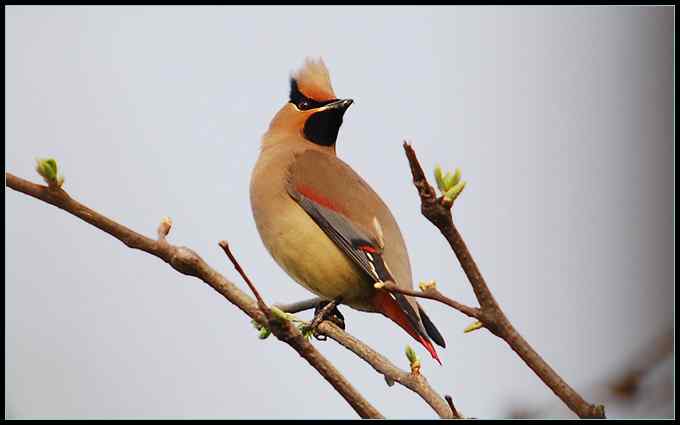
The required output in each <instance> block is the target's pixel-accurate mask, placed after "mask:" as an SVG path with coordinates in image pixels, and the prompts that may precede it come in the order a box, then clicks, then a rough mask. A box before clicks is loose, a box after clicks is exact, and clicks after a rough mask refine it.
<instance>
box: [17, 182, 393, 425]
mask: <svg viewBox="0 0 680 425" xmlns="http://www.w3.org/2000/svg"><path fill="white" fill-rule="evenodd" d="M5 180H6V185H7V186H8V187H10V188H12V189H14V190H16V191H19V192H22V193H25V194H27V195H30V196H32V197H34V198H37V199H40V200H42V201H45V202H47V203H49V204H52V205H54V206H56V207H58V208H61V209H62V210H64V211H66V212H68V213H71V214H73V215H75V216H77V217H79V218H81V219H82V220H84V221H85V222H87V223H90V224H92V225H93V226H95V227H97V228H99V229H101V230H103V231H104V232H106V233H108V234H110V235H111V236H113V237H115V238H116V239H118V240H120V241H121V242H123V243H124V244H125V245H127V246H128V247H130V248H134V249H140V250H142V251H145V252H148V253H149V254H151V255H154V256H156V257H158V258H160V259H162V260H163V261H165V262H167V263H168V264H170V265H171V266H172V267H173V268H174V269H175V270H177V271H179V272H180V273H182V274H186V275H189V276H195V277H198V278H199V279H201V280H202V281H204V282H205V283H207V284H208V285H210V286H211V287H212V288H213V289H215V290H216V291H217V292H219V293H220V294H222V295H223V296H224V297H225V298H226V299H227V300H229V301H230V302H231V303H232V304H234V305H236V306H237V307H238V308H240V309H241V310H242V311H243V312H244V313H246V314H247V315H248V316H250V317H251V318H253V319H254V320H256V321H257V322H259V323H261V324H263V325H265V326H268V327H269V328H270V329H271V330H272V333H274V335H276V337H277V338H279V339H280V340H281V341H283V342H285V343H286V344H288V345H290V346H291V347H292V348H293V349H295V351H297V352H298V353H299V354H300V355H301V356H302V357H304V358H305V360H307V362H309V364H311V365H312V366H313V367H314V368H315V369H316V370H317V371H318V372H319V373H320V374H321V375H322V376H323V377H324V378H325V379H326V381H328V382H329V383H330V384H331V385H332V386H333V388H335V390H336V391H338V393H340V395H341V396H342V397H343V398H344V399H345V400H346V401H347V402H348V403H349V404H350V405H351V406H352V408H353V409H354V410H355V411H356V412H357V413H358V414H359V416H361V417H362V418H383V416H382V415H381V414H380V412H378V410H377V409H375V407H373V406H372V405H371V404H370V403H369V402H368V401H366V400H365V399H364V398H363V397H362V396H361V394H359V392H358V391H357V390H356V389H354V387H353V386H352V385H351V384H350V383H349V381H347V379H346V378H345V377H344V376H343V375H342V374H341V373H340V372H339V371H338V370H337V369H336V368H335V366H333V365H332V364H331V363H330V362H329V361H328V360H327V359H326V358H325V357H324V356H323V355H321V353H319V352H318V351H317V350H316V348H314V346H313V345H312V344H311V343H310V342H309V341H307V340H306V339H305V338H304V337H303V336H302V334H300V332H299V331H298V330H297V328H295V326H293V325H292V324H291V323H290V322H287V321H284V322H278V321H273V320H272V321H268V320H267V318H266V317H265V316H264V314H263V313H262V311H260V309H259V308H258V306H257V304H256V302H255V301H254V300H253V299H252V298H250V297H249V296H247V295H246V294H244V293H243V292H242V291H241V290H240V289H239V288H238V287H236V286H235V285H234V284H233V283H231V282H230V281H228V280H227V279H226V278H224V277H223V276H222V275H221V274H219V273H218V272H217V271H215V270H214V269H212V268H211V267H210V266H209V265H208V264H207V263H206V262H205V261H204V260H203V259H202V258H201V257H200V256H199V255H198V254H197V253H195V252H194V251H192V250H191V249H189V248H185V247H178V246H174V245H171V244H169V243H168V242H167V241H165V235H166V234H167V232H168V231H169V226H165V227H164V226H163V224H162V223H161V226H159V227H160V228H159V231H158V233H159V240H157V241H155V240H153V239H150V238H148V237H146V236H143V235H140V234H139V233H136V232H134V231H133V230H130V229H129V228H127V227H125V226H123V225H121V224H118V223H116V222H115V221H113V220H111V219H109V218H107V217H105V216H103V215H101V214H99V213H98V212H96V211H94V210H92V209H90V208H88V207H86V206H85V205H82V204H81V203H79V202H78V201H76V200H74V199H73V198H71V197H70V196H69V195H68V194H67V193H66V192H65V191H63V190H62V189H60V188H57V187H46V186H40V185H37V184H34V183H31V182H29V181H27V180H24V179H22V178H19V177H17V176H15V175H13V174H10V173H5ZM166 227H167V229H166Z"/></svg>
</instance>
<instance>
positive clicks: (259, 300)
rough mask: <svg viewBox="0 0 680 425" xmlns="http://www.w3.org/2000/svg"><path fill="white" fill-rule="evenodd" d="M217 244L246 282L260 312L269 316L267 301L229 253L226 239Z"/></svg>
mask: <svg viewBox="0 0 680 425" xmlns="http://www.w3.org/2000/svg"><path fill="white" fill-rule="evenodd" d="M219 245H220V248H222V249H223V250H224V253H225V254H227V257H229V260H230V261H231V264H233V265H234V268H235V269H236V271H237V272H238V273H239V274H240V275H241V277H242V278H243V280H244V281H245V282H246V284H247V285H248V287H249V288H250V290H251V291H252V292H253V295H255V299H256V300H257V305H258V306H259V307H260V310H262V312H263V313H264V314H265V315H266V316H267V317H268V318H269V315H270V314H271V312H270V310H269V307H267V303H265V302H264V300H263V299H262V295H260V292H259V291H258V290H257V288H256V287H255V285H253V282H251V281H250V279H249V278H248V275H247V274H246V272H244V271H243V268H241V265H240V264H239V263H238V261H237V260H236V257H234V254H232V253H231V249H229V244H228V243H227V241H220V242H219Z"/></svg>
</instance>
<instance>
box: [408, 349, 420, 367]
mask: <svg viewBox="0 0 680 425" xmlns="http://www.w3.org/2000/svg"><path fill="white" fill-rule="evenodd" d="M406 358H407V359H408V362H409V363H410V364H413V363H415V362H417V361H418V356H417V355H416V351H415V350H414V349H413V348H411V346H410V345H407V346H406Z"/></svg>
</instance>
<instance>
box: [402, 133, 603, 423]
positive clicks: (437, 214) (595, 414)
mask: <svg viewBox="0 0 680 425" xmlns="http://www.w3.org/2000/svg"><path fill="white" fill-rule="evenodd" d="M404 151H405V153H406V158H407V159H408V162H409V166H410V168H411V174H412V176H413V184H414V186H415V187H416V189H417V190H418V195H419V196H420V202H421V204H420V206H421V212H422V214H423V215H424V216H425V218H427V219H428V220H429V221H430V222H431V223H432V224H434V225H435V226H436V227H437V228H438V229H439V231H440V232H441V233H442V235H443V236H444V238H446V240H447V241H448V243H449V245H450V246H451V248H452V250H453V252H454V253H455V255H456V257H457V258H458V261H459V262H460V264H461V266H462V268H463V271H464V272H465V274H466V276H467V278H468V280H469V281H470V284H471V286H472V290H473V291H474V293H475V296H476V298H477V301H478V302H479V305H480V308H481V310H480V316H479V318H478V320H479V321H480V322H482V324H483V325H484V327H485V328H487V329H488V330H489V331H490V332H492V333H493V334H494V335H496V336H498V337H500V338H502V339H503V340H504V341H505V342H506V343H507V344H508V345H509V346H510V348H511V349H512V350H513V351H515V352H516V353H517V355H519V356H520V358H521V359H522V360H523V361H524V362H525V363H526V364H527V366H529V367H530V368H531V370H533V371H534V372H535V373H536V375H538V377H539V378H540V379H541V380H542V381H543V382H544V383H545V384H546V385H547V386H548V387H549V388H550V389H551V390H552V391H553V392H554V393H555V394H556V395H557V396H558V397H559V398H560V399H561V400H562V401H563V402H564V403H565V404H566V405H567V406H568V407H569V409H571V410H572V411H573V412H574V413H576V414H577V415H578V416H579V417H581V418H604V417H605V415H604V406H602V405H593V404H590V403H588V402H587V401H586V400H585V399H584V398H583V397H581V395H580V394H578V393H577V392H576V391H575V390H574V389H573V388H571V387H570V386H569V385H568V384H567V383H566V382H565V381H564V380H563V379H562V378H561V377H560V376H559V375H558V374H557V372H555V371H554V370H553V369H552V368H551V367H550V365H548V363H547V362H546V361H545V360H544V359H543V358H542V357H541V356H540V355H539V354H538V353H537V352H536V351H535V350H534V349H533V348H532V347H531V346H530V345H529V343H528V342H527V341H526V340H525V339H524V338H523V337H522V336H521V335H520V334H519V332H517V330H515V328H514V327H513V326H512V324H511V323H510V320H508V318H507V316H506V315H505V313H503V311H502V310H501V308H500V306H499V305H498V303H497V302H496V300H495V299H494V297H493V294H492V293H491V290H489V287H488V286H487V284H486V281H485V280H484V278H483V277H482V274H481V272H480V271H479V268H478V267H477V264H476V263H475V261H474V259H473V258H472V255H471V254H470V251H469V250H468V248H467V246H466V245H465V241H464V240H463V237H462V236H461V235H460V233H459V232H458V229H456V227H455V226H454V224H453V218H452V216H451V203H446V202H443V201H444V200H443V197H440V198H437V197H436V192H435V190H434V188H433V187H432V186H430V184H429V183H428V181H427V177H425V173H424V172H423V168H422V167H421V165H420V163H419V162H418V158H417V157H416V152H415V150H414V149H413V148H412V147H411V145H409V144H408V143H407V142H404Z"/></svg>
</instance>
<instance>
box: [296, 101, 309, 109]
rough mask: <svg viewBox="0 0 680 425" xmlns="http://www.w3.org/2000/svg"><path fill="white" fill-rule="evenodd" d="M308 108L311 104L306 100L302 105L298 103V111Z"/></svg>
mask: <svg viewBox="0 0 680 425" xmlns="http://www.w3.org/2000/svg"><path fill="white" fill-rule="evenodd" d="M307 108H309V102H307V101H306V100H303V101H301V102H300V103H298V109H307Z"/></svg>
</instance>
